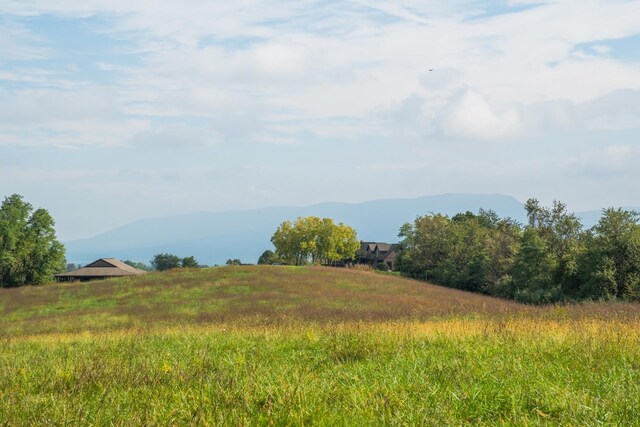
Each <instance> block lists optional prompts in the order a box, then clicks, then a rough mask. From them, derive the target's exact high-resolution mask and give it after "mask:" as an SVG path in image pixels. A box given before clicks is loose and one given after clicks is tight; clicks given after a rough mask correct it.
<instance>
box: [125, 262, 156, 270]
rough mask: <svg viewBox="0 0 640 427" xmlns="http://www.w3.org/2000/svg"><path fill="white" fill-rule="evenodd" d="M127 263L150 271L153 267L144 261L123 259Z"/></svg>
mask: <svg viewBox="0 0 640 427" xmlns="http://www.w3.org/2000/svg"><path fill="white" fill-rule="evenodd" d="M123 262H124V263H125V264H127V265H129V266H131V267H133V268H137V269H138V270H144V271H150V270H151V268H150V267H149V266H148V265H147V264H145V263H144V262H135V261H131V260H126V261H123Z"/></svg>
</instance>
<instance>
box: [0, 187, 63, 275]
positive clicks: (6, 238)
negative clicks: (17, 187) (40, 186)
mask: <svg viewBox="0 0 640 427" xmlns="http://www.w3.org/2000/svg"><path fill="white" fill-rule="evenodd" d="M54 225H55V222H54V220H53V218H52V217H51V215H50V214H49V212H48V211H47V210H46V209H37V210H35V211H33V207H32V206H31V204H29V203H27V202H25V201H24V200H23V198H22V196H20V195H18V194H13V195H11V196H9V197H6V198H5V199H4V201H3V203H2V206H0V285H2V286H6V287H12V286H22V285H25V284H42V283H44V282H46V281H48V280H51V279H52V277H53V274H55V273H58V272H62V271H64V269H65V264H66V261H65V258H64V246H63V245H62V244H61V243H60V242H58V240H57V238H56V235H55V228H54Z"/></svg>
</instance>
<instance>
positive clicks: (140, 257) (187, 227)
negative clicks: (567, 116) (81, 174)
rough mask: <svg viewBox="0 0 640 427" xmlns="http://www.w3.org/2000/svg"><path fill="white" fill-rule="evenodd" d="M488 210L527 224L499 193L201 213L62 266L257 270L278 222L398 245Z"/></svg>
mask: <svg viewBox="0 0 640 427" xmlns="http://www.w3.org/2000/svg"><path fill="white" fill-rule="evenodd" d="M480 208H483V209H486V210H488V209H492V210H494V211H495V212H496V213H497V214H498V215H500V216H501V217H510V218H513V219H515V220H517V221H519V222H522V223H524V222H525V221H526V213H525V210H524V207H523V205H522V203H520V202H519V201H518V200H516V199H515V198H513V197H511V196H504V195H499V194H442V195H436V196H426V197H418V198H412V199H385V200H374V201H370V202H364V203H321V204H317V205H313V206H307V207H273V208H264V209H252V210H243V211H228V212H198V213H192V214H185V215H179V216H173V217H167V218H153V219H142V220H138V221H135V222H132V223H130V224H127V225H125V226H123V227H119V228H116V229H114V230H110V231H107V232H105V233H102V234H99V235H97V236H94V237H91V238H88V239H82V240H73V241H69V242H65V246H66V248H67V260H68V261H69V262H74V263H79V264H86V263H88V262H91V261H94V260H96V259H98V258H105V257H114V258H118V259H121V260H127V259H130V260H133V261H141V262H145V263H148V262H149V260H150V259H151V258H152V257H153V256H154V255H155V254H157V253H161V252H168V253H173V254H176V255H179V256H190V255H193V256H195V257H196V259H197V260H198V261H199V262H200V263H203V264H209V265H213V264H223V263H224V262H225V261H226V260H227V259H229V258H238V259H240V260H242V261H243V262H247V263H255V262H256V261H257V259H258V257H259V256H260V254H261V253H262V252H263V251H264V250H266V249H270V248H272V245H271V242H270V240H269V239H270V238H271V235H272V234H273V232H274V231H275V230H276V228H277V227H278V225H280V224H281V223H282V222H283V221H286V220H293V219H295V218H297V217H299V216H310V215H315V216H319V217H328V218H333V219H334V220H335V221H336V222H343V223H345V224H348V225H350V226H352V227H354V228H355V229H356V230H357V232H358V238H359V239H361V240H368V241H382V242H396V241H397V240H398V230H399V228H400V226H401V225H402V224H404V223H406V222H412V221H413V220H414V219H415V218H416V216H418V215H425V214H428V213H442V214H446V215H450V216H451V215H455V214H456V213H459V212H465V211H472V212H477V211H478V210H479V209H480ZM600 214H601V212H600V211H588V212H582V213H578V216H580V217H581V218H582V219H583V224H584V225H585V227H591V226H592V225H594V224H595V223H597V221H598V218H599V217H600Z"/></svg>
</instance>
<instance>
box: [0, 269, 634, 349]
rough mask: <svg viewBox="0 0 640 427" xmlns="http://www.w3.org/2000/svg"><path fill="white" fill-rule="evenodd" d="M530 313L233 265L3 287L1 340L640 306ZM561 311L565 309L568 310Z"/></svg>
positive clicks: (340, 274)
mask: <svg viewBox="0 0 640 427" xmlns="http://www.w3.org/2000/svg"><path fill="white" fill-rule="evenodd" d="M582 307H585V306H574V307H570V308H569V309H567V308H562V310H560V311H558V310H555V309H554V308H553V307H546V308H541V307H538V308H536V307H531V306H523V305H520V304H516V303H514V302H511V301H505V300H500V299H496V298H491V297H488V296H484V295H479V294H473V293H469V292H464V291H458V290H455V289H449V288H444V287H440V286H435V285H430V284H427V283H424V282H419V281H415V280H410V279H405V278H401V277H396V276H391V275H384V274H380V273H376V272H365V271H355V270H349V269H335V268H320V267H315V268H308V267H285V266H239V267H219V268H208V269H193V270H175V271H171V272H165V273H152V274H147V275H145V276H142V277H126V278H121V279H111V280H106V281H96V282H86V283H56V284H50V285H45V286H40V287H23V288H16V289H0V337H3V336H4V337H7V336H20V335H32V334H42V333H65V332H100V331H112V330H122V329H132V328H133V329H147V328H151V329H153V328H157V327H167V326H173V325H176V326H177V325H180V326H182V325H198V324H225V325H237V326H243V325H247V326H255V325H268V324H270V325H273V324H288V323H291V322H297V321H303V322H321V323H327V322H331V323H333V322H345V321H360V320H362V321H408V320H431V319H434V318H443V317H447V318H451V317H459V316H464V317H476V318H477V317H483V318H484V317H486V318H491V319H494V320H495V319H496V318H500V317H501V316H503V315H507V316H511V315H518V316H519V315H522V314H525V313H524V312H526V314H527V315H534V316H536V317H537V316H547V317H548V316H549V315H552V316H555V315H557V314H558V313H559V314H561V315H563V316H564V315H566V314H567V313H570V314H571V315H572V316H573V315H578V316H580V315H581V313H586V314H588V315H589V316H594V315H595V316H598V312H603V313H605V314H606V315H607V316H610V315H614V316H618V315H620V314H622V315H625V312H637V306H635V305H625V304H592V305H588V306H586V307H587V308H582ZM567 310H568V311H567Z"/></svg>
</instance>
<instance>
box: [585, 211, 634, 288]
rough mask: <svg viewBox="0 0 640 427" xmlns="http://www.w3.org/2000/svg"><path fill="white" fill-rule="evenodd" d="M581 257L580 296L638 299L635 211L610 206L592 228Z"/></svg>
mask: <svg viewBox="0 0 640 427" xmlns="http://www.w3.org/2000/svg"><path fill="white" fill-rule="evenodd" d="M587 241H588V242H589V245H588V247H587V250H586V251H585V253H584V254H583V256H582V259H581V263H580V264H581V267H582V279H583V284H582V288H581V290H582V292H581V293H582V295H584V296H591V297H594V298H601V299H612V298H621V299H628V300H639V299H640V225H638V213H637V212H632V211H623V210H622V209H613V208H609V209H606V210H604V212H603V214H602V218H600V221H599V222H598V224H597V225H596V226H595V227H593V230H592V233H590V234H589V236H588V239H587Z"/></svg>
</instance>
